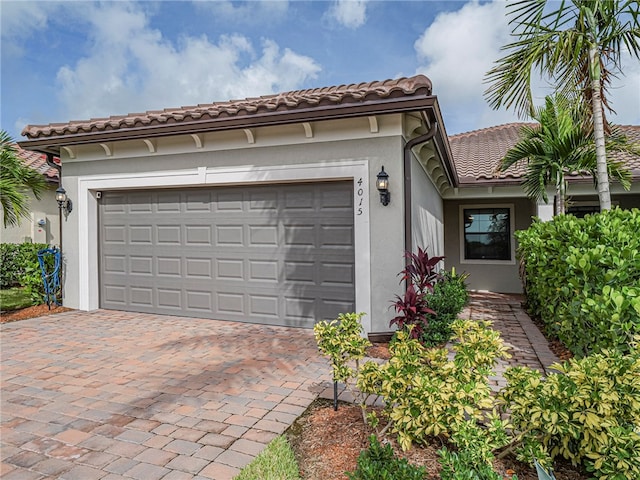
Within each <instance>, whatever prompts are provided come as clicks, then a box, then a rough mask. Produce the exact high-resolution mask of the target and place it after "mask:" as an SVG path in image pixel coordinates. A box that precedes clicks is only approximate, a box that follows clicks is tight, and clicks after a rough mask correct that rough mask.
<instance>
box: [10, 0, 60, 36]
mask: <svg viewBox="0 0 640 480" xmlns="http://www.w3.org/2000/svg"><path fill="white" fill-rule="evenodd" d="M49 6H51V4H47V3H44V4H41V3H35V2H25V1H23V2H15V1H14V2H4V1H3V2H2V4H1V5H0V9H1V10H2V29H1V30H0V35H2V40H3V41H6V40H7V39H10V38H11V39H15V38H16V37H18V38H21V37H25V36H27V35H29V34H30V33H31V32H32V31H33V30H36V29H39V28H43V27H45V26H46V24H47V16H48V12H49V9H48V7H49Z"/></svg>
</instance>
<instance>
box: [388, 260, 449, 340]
mask: <svg viewBox="0 0 640 480" xmlns="http://www.w3.org/2000/svg"><path fill="white" fill-rule="evenodd" d="M405 256H406V258H407V259H408V260H409V262H408V263H407V265H406V266H405V268H404V269H403V270H402V271H401V272H400V274H399V275H400V277H401V279H400V282H404V281H406V282H407V288H406V290H405V292H404V295H402V296H399V295H396V301H395V302H393V306H394V308H395V309H396V313H398V315H397V316H396V317H394V318H393V319H391V322H389V325H390V326H391V325H396V326H397V327H398V329H400V330H403V329H406V330H408V331H409V332H410V333H409V335H410V336H411V338H417V339H419V338H420V337H421V336H422V333H423V332H424V328H425V327H426V326H427V322H428V320H427V315H436V312H435V311H434V310H432V309H430V308H429V306H428V303H427V299H426V295H427V293H431V292H433V286H434V285H435V283H436V282H437V281H438V280H439V279H440V277H441V275H440V274H439V273H438V271H437V270H436V266H437V265H438V263H439V262H440V261H441V260H442V259H443V258H444V257H429V255H428V254H427V252H426V250H422V249H421V248H418V252H417V253H412V252H407V253H406V254H405Z"/></svg>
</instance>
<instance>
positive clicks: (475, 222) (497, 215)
mask: <svg viewBox="0 0 640 480" xmlns="http://www.w3.org/2000/svg"><path fill="white" fill-rule="evenodd" d="M460 210H461V217H462V218H461V223H462V229H463V232H464V233H463V238H462V248H463V253H464V255H463V257H462V258H461V260H462V261H464V260H479V261H512V259H513V248H512V247H513V240H512V230H513V228H512V218H511V217H512V213H511V211H512V209H511V207H510V206H502V205H500V206H486V207H478V208H468V207H461V209H460Z"/></svg>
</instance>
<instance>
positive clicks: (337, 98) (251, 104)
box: [22, 75, 431, 139]
mask: <svg viewBox="0 0 640 480" xmlns="http://www.w3.org/2000/svg"><path fill="white" fill-rule="evenodd" d="M416 93H424V94H426V95H431V81H430V80H429V79H428V78H427V77H425V76H424V75H416V76H414V77H409V78H399V79H394V80H383V81H376V82H368V83H358V84H350V85H338V86H334V87H323V88H312V89H308V90H296V91H292V92H284V93H279V94H276V95H265V96H261V97H253V98H245V99H242V100H230V101H227V102H214V103H208V104H200V105H196V106H187V107H180V108H166V109H164V110H150V111H147V112H142V113H130V114H128V115H118V116H111V117H109V118H92V119H90V120H74V121H71V122H69V123H51V124H49V125H27V126H26V127H25V128H24V129H23V131H22V135H25V136H26V137H28V138H30V139H36V138H43V137H52V136H57V135H67V134H73V133H79V132H92V131H103V130H113V129H120V128H131V127H141V126H147V125H159V124H165V123H180V122H185V121H198V120H213V119H217V118H228V117H237V116H249V115H254V114H258V113H263V112H264V113H268V112H276V111H286V110H298V109H305V108H316V107H321V106H323V105H336V104H349V103H361V102H365V101H367V100H374V99H383V98H395V97H402V96H407V95H414V94H416Z"/></svg>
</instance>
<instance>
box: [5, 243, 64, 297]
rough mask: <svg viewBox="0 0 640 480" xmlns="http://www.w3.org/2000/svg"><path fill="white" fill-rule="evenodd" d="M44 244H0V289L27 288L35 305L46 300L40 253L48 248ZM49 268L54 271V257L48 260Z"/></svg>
mask: <svg viewBox="0 0 640 480" xmlns="http://www.w3.org/2000/svg"><path fill="white" fill-rule="evenodd" d="M47 247H48V245H46V244H43V243H20V244H16V243H2V244H0V288H9V287H12V286H22V287H25V289H26V292H27V294H28V295H29V296H30V297H31V300H32V301H33V303H34V304H41V303H42V302H43V299H44V285H43V283H42V274H41V269H40V263H39V262H38V251H39V250H42V249H44V248H47ZM47 266H48V267H49V268H50V269H53V257H48V258H47Z"/></svg>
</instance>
